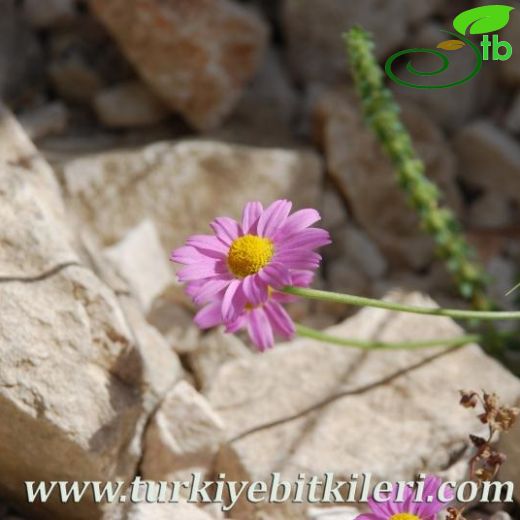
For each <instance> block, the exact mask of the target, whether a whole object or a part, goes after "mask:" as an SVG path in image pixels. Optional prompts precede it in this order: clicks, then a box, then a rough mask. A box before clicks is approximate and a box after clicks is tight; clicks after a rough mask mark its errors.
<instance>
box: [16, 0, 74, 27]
mask: <svg viewBox="0 0 520 520" xmlns="http://www.w3.org/2000/svg"><path fill="white" fill-rule="evenodd" d="M23 9H24V14H25V16H26V18H27V20H28V21H29V23H30V24H31V26H33V27H36V28H39V29H43V28H48V27H54V26H56V25H60V24H63V23H66V22H68V21H70V20H72V19H74V17H75V15H76V6H75V2H74V0H25V2H24V4H23Z"/></svg>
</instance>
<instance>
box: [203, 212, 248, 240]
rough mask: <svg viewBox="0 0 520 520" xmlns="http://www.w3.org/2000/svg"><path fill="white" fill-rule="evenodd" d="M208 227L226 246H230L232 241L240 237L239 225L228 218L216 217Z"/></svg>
mask: <svg viewBox="0 0 520 520" xmlns="http://www.w3.org/2000/svg"><path fill="white" fill-rule="evenodd" d="M210 226H211V229H213V231H214V232H215V234H216V235H217V237H218V238H219V239H220V240H222V242H224V244H226V245H228V246H230V245H231V243H232V242H233V240H235V239H237V238H238V237H239V236H241V235H242V228H241V227H240V224H239V223H238V222H237V221H236V220H233V219H232V218H229V217H218V218H216V219H215V220H214V221H213V222H212V223H211V224H210Z"/></svg>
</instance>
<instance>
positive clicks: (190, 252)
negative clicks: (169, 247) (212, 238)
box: [170, 246, 211, 265]
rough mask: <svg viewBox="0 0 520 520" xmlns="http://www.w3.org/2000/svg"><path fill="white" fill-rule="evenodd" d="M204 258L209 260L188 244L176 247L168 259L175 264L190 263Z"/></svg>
mask: <svg viewBox="0 0 520 520" xmlns="http://www.w3.org/2000/svg"><path fill="white" fill-rule="evenodd" d="M205 259H208V260H211V259H209V258H208V257H207V256H205V255H202V254H201V253H199V252H198V251H197V250H196V249H195V248H193V247H190V246H182V247H178V248H177V249H174V250H173V251H172V252H171V255H170V260H171V261H172V262H175V263H177V264H186V265H190V264H194V263H196V262H199V261H203V260H205Z"/></svg>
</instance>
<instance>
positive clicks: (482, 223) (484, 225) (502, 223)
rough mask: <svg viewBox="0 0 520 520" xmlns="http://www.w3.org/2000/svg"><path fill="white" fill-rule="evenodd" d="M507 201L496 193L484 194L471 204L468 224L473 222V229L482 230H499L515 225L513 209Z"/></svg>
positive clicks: (488, 192) (503, 196)
mask: <svg viewBox="0 0 520 520" xmlns="http://www.w3.org/2000/svg"><path fill="white" fill-rule="evenodd" d="M507 199H508V197H506V196H505V195H504V194H501V193H497V192H496V191H487V192H484V194H483V195H482V196H481V197H479V198H478V199H477V200H476V201H475V202H473V203H472V204H471V206H470V208H469V213H468V222H471V226H472V227H475V228H480V229H493V228H495V229H497V228H501V227H507V226H509V225H511V224H513V219H514V214H513V208H512V207H511V204H510V203H509V201H508V200H507Z"/></svg>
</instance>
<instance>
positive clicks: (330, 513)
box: [308, 507, 360, 520]
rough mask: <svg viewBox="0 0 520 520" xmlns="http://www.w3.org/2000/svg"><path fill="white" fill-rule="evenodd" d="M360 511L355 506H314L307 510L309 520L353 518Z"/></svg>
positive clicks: (348, 519) (347, 519)
mask: <svg viewBox="0 0 520 520" xmlns="http://www.w3.org/2000/svg"><path fill="white" fill-rule="evenodd" d="M359 514H360V512H359V511H358V510H357V509H356V508H355V507H330V508H319V507H314V508H311V509H309V511H308V515H309V516H308V519H309V520H355V518H356V517H357V516H358V515H359Z"/></svg>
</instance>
